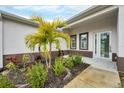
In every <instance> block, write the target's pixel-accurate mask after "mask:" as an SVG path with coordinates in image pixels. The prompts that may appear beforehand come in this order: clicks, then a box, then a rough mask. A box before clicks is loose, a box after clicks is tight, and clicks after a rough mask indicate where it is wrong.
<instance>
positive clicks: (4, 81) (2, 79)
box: [0, 75, 15, 88]
mask: <svg viewBox="0 0 124 93" xmlns="http://www.w3.org/2000/svg"><path fill="white" fill-rule="evenodd" d="M14 87H15V85H14V84H12V83H11V81H10V80H9V79H8V77H7V76H6V75H0V88H14Z"/></svg>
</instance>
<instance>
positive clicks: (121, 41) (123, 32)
mask: <svg viewBox="0 0 124 93" xmlns="http://www.w3.org/2000/svg"><path fill="white" fill-rule="evenodd" d="M118 56H119V57H124V6H119V11H118Z"/></svg>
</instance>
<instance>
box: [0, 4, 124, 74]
mask: <svg viewBox="0 0 124 93" xmlns="http://www.w3.org/2000/svg"><path fill="white" fill-rule="evenodd" d="M123 20H124V6H113V5H104V6H93V7H91V8H89V9H87V10H85V11H83V12H81V13H79V14H77V15H75V16H73V17H72V18H70V19H68V20H67V23H68V28H64V29H63V30H64V32H65V33H68V34H69V35H70V37H71V41H72V42H71V46H70V48H66V42H65V41H64V40H61V42H62V44H61V49H62V50H63V51H64V54H79V55H82V56H86V57H91V58H100V59H106V60H112V61H115V62H117V67H118V71H119V72H123V71H124V21H123ZM37 26H38V24H36V23H34V22H31V21H29V20H28V19H24V18H21V17H18V16H15V15H12V14H9V13H5V12H1V13H0V67H1V68H2V67H3V65H4V64H5V59H6V57H8V56H16V57H17V58H18V60H19V61H20V60H21V57H22V55H23V54H25V53H29V54H33V56H34V55H35V56H36V55H38V54H39V53H38V47H37V48H36V49H35V51H34V52H32V51H30V50H29V49H27V48H26V45H25V41H24V38H25V36H26V35H27V34H29V33H34V32H36V31H37ZM52 51H53V52H52V56H57V51H56V49H55V48H54V45H53V48H52Z"/></svg>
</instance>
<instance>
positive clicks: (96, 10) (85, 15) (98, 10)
mask: <svg viewBox="0 0 124 93" xmlns="http://www.w3.org/2000/svg"><path fill="white" fill-rule="evenodd" d="M117 8H118V7H117V6H111V5H109V6H108V5H107V6H93V7H91V8H89V9H87V10H85V11H84V12H81V13H80V14H78V15H76V16H74V17H72V18H70V19H69V20H67V23H68V27H69V28H70V27H72V26H74V25H77V24H80V23H82V22H84V21H87V20H89V19H92V18H94V17H97V16H100V15H103V14H105V13H107V12H110V11H112V10H115V9H117Z"/></svg>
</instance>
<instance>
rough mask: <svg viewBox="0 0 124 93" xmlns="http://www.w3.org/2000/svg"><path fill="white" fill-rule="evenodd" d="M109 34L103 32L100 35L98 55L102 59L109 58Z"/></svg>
mask: <svg viewBox="0 0 124 93" xmlns="http://www.w3.org/2000/svg"><path fill="white" fill-rule="evenodd" d="M109 39H110V33H109V32H104V33H101V34H100V55H101V57H104V58H109V43H110V42H109V41H110V40H109Z"/></svg>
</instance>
